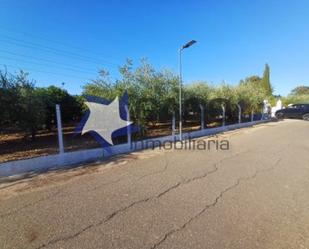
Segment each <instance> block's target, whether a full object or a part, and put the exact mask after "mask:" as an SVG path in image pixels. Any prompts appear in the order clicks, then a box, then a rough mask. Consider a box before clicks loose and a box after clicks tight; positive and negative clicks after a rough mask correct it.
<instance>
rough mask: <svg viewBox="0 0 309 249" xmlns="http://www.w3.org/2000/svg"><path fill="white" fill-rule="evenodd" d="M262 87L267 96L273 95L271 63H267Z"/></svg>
mask: <svg viewBox="0 0 309 249" xmlns="http://www.w3.org/2000/svg"><path fill="white" fill-rule="evenodd" d="M261 84H262V87H263V88H264V90H265V92H266V94H267V96H271V95H272V93H273V87H272V86H271V84H270V68H269V65H268V64H266V65H265V69H264V74H263V78H262V81H261Z"/></svg>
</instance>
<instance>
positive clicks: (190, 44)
mask: <svg viewBox="0 0 309 249" xmlns="http://www.w3.org/2000/svg"><path fill="white" fill-rule="evenodd" d="M194 43H196V41H195V40H192V41H189V42H188V43H186V44H185V45H183V46H182V47H181V48H180V49H179V140H180V141H182V50H184V49H185V48H188V47H191V46H192V45H193V44H194Z"/></svg>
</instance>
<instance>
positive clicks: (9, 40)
mask: <svg viewBox="0 0 309 249" xmlns="http://www.w3.org/2000/svg"><path fill="white" fill-rule="evenodd" d="M0 5H1V7H0V65H1V66H2V65H7V66H8V69H9V71H16V70H17V69H19V68H21V69H25V70H26V71H28V72H30V75H31V78H33V79H35V80H36V81H37V85H38V86H48V85H50V84H54V85H57V86H61V83H62V82H65V83H66V84H65V86H64V87H65V88H66V89H67V90H68V91H69V92H70V93H74V94H75V93H80V92H81V89H82V88H81V86H82V85H83V84H85V82H87V81H88V80H89V79H93V78H95V77H96V75H97V74H96V72H97V69H98V68H105V69H107V70H109V71H110V73H111V75H112V76H113V77H117V66H118V65H121V64H123V63H124V62H125V59H126V58H131V59H133V61H134V62H135V63H138V61H139V59H140V58H142V57H147V58H148V59H149V61H150V62H151V63H152V64H153V65H154V66H155V67H156V68H158V69H162V68H169V69H171V70H173V71H174V72H177V71H178V69H177V59H178V57H177V50H178V48H179V47H180V46H181V45H182V44H183V43H185V42H187V41H188V40H191V39H195V40H197V41H198V43H197V44H195V45H194V47H191V48H189V49H187V50H185V51H184V63H183V66H184V69H183V73H184V81H185V82H186V83H189V82H192V81H197V80H205V81H208V82H212V83H213V84H220V83H221V82H222V81H225V82H227V83H231V84H237V83H238V82H239V80H240V79H242V78H245V77H247V76H250V75H256V74H258V75H262V73H263V69H264V65H265V63H268V64H269V65H270V67H271V82H272V84H273V85H274V88H275V93H276V94H282V95H286V94H288V93H289V91H290V90H291V89H292V88H294V87H295V86H297V85H300V84H302V85H308V84H309V70H308V68H309V28H308V27H309V17H308V12H309V1H307V0H295V1H290V0H289V1H287V0H281V1H276V0H269V1H266V0H256V1H248V0H238V1H227V0H221V1H215V0H213V1H206V0H205V1H194V0H193V1H180V0H179V1H176V0H171V1H168V0H165V1H162V0H157V1H134V0H132V1H117V0H115V1H104V0H103V1H95V0H88V1H73V0H67V1H63V0H53V1H51V0H49V1H48V0H45V1H41V0H40V1H39V0H23V1H21V0H0Z"/></svg>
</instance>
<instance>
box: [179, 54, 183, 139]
mask: <svg viewBox="0 0 309 249" xmlns="http://www.w3.org/2000/svg"><path fill="white" fill-rule="evenodd" d="M182 50H183V48H180V49H179V140H180V141H181V140H182V58H181V57H182Z"/></svg>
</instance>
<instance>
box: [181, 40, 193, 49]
mask: <svg viewBox="0 0 309 249" xmlns="http://www.w3.org/2000/svg"><path fill="white" fill-rule="evenodd" d="M194 43H196V41H195V40H192V41H189V42H188V43H186V44H185V45H183V46H182V48H181V49H185V48H188V47H191V46H192V45H193V44H194Z"/></svg>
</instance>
